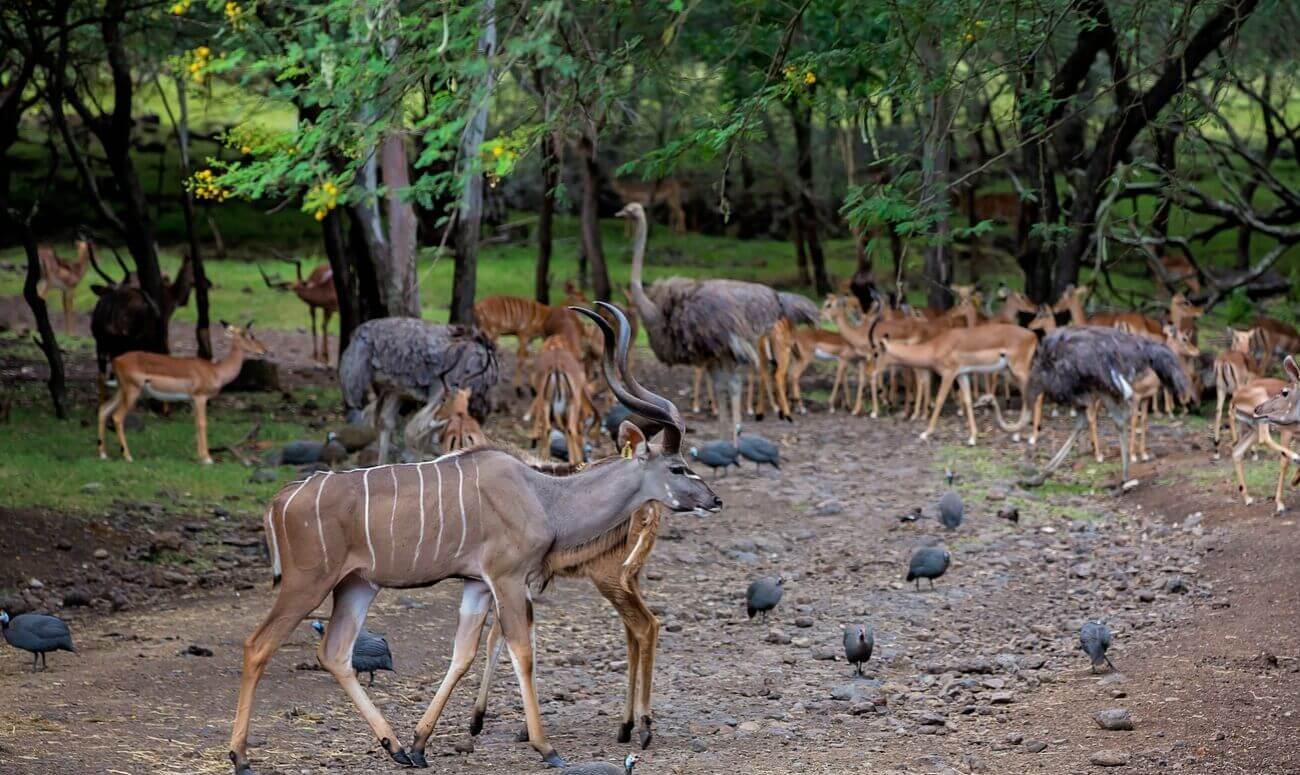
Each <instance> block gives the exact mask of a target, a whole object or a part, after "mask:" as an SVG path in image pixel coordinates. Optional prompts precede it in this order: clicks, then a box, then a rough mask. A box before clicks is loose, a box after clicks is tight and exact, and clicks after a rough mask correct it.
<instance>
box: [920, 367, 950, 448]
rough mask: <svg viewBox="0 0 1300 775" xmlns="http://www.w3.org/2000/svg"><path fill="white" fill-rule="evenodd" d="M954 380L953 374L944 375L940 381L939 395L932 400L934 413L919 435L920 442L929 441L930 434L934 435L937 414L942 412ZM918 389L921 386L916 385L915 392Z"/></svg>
mask: <svg viewBox="0 0 1300 775" xmlns="http://www.w3.org/2000/svg"><path fill="white" fill-rule="evenodd" d="M954 378H955V375H953V374H944V375H943V379H942V380H940V382H939V395H938V396H936V397H935V399H934V412H933V413H932V414H931V415H930V424H929V425H927V426H926V428H925V431H924V432H923V433H922V434H921V441H926V440H927V439H929V438H930V434H932V433H934V427H935V426H936V425H938V424H939V414H940V413H941V412H942V411H943V405H944V404H945V403H947V401H948V393H949V391H951V390H952V382H953V379H954ZM920 389H921V386H920V385H919V384H918V385H917V391H918V392H919V391H920Z"/></svg>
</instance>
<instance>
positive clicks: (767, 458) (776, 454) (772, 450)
mask: <svg viewBox="0 0 1300 775" xmlns="http://www.w3.org/2000/svg"><path fill="white" fill-rule="evenodd" d="M736 449H737V450H739V451H740V456H741V457H743V458H745V459H746V460H749V461H752V462H753V463H754V468H755V469H758V468H761V467H762V465H763V464H764V463H767V464H768V465H770V466H772V467H773V468H776V469H778V470H779V469H780V468H781V448H780V447H778V446H777V445H776V442H774V441H771V440H769V439H766V438H763V437H762V436H759V435H758V434H756V433H746V432H743V431H741V430H740V429H737V430H736Z"/></svg>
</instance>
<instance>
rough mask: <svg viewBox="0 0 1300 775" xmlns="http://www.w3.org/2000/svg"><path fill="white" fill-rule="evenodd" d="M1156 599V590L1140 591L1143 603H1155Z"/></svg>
mask: <svg viewBox="0 0 1300 775" xmlns="http://www.w3.org/2000/svg"><path fill="white" fill-rule="evenodd" d="M1155 599H1156V593H1155V591H1154V590H1151V589H1144V590H1141V591H1140V592H1138V600H1141V601H1142V602H1143V603H1154V602H1155Z"/></svg>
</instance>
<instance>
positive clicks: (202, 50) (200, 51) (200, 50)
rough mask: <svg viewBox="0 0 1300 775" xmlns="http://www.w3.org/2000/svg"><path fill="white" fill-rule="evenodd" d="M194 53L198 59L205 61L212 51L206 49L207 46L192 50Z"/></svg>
mask: <svg viewBox="0 0 1300 775" xmlns="http://www.w3.org/2000/svg"><path fill="white" fill-rule="evenodd" d="M194 53H195V54H197V55H199V57H200V58H202V59H207V58H208V57H209V56H211V55H212V49H210V48H208V47H207V46H199V47H198V48H196V49H194Z"/></svg>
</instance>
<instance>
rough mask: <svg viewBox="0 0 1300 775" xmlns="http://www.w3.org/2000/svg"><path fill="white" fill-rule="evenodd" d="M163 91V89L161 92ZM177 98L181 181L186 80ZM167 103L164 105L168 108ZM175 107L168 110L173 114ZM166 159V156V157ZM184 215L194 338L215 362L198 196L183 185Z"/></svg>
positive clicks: (186, 156)
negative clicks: (196, 212)
mask: <svg viewBox="0 0 1300 775" xmlns="http://www.w3.org/2000/svg"><path fill="white" fill-rule="evenodd" d="M160 91H161V89H160ZM176 98H177V103H178V106H177V107H178V108H179V110H180V120H179V121H178V122H177V123H176V139H177V140H178V144H179V145H180V152H181V155H180V170H181V180H189V178H190V108H189V101H188V100H187V98H186V96H185V81H184V79H182V78H180V77H178V78H177V79H176ZM165 104H166V103H164V105H165ZM170 110H171V108H170V107H168V111H169V112H170ZM163 155H164V156H166V154H163ZM181 212H182V213H183V214H184V216H185V235H186V237H187V238H188V240H189V256H190V266H191V267H192V268H193V271H194V306H195V312H196V316H197V318H198V319H197V321H196V322H195V324H194V339H195V342H196V343H197V345H198V351H199V357H200V358H206V359H207V360H212V331H211V327H212V324H211V321H210V320H209V318H208V315H209V311H208V275H207V271H206V270H205V269H204V267H203V253H202V252H201V251H200V249H199V229H198V224H197V223H195V215H194V194H193V193H192V192H191V191H190V190H189V189H188V188H187V187H185V186H181Z"/></svg>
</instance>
